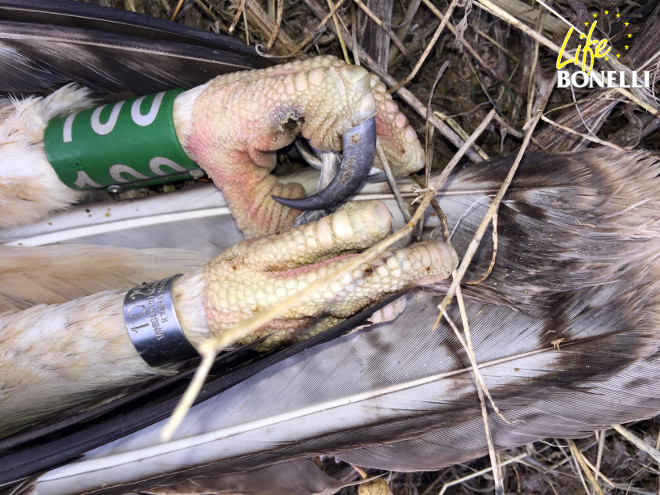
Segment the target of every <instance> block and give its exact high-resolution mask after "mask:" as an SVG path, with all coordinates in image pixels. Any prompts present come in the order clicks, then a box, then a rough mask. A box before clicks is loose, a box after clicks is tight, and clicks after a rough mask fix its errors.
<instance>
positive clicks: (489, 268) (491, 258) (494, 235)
mask: <svg viewBox="0 0 660 495" xmlns="http://www.w3.org/2000/svg"><path fill="white" fill-rule="evenodd" d="M492 239H493V255H492V256H491V257H490V264H489V265H488V269H487V270H486V273H484V274H483V276H482V277H481V278H480V279H479V280H473V281H470V282H464V283H465V284H466V285H479V284H480V283H481V282H483V281H484V280H486V279H487V278H488V276H489V275H490V274H491V272H492V271H493V267H494V266H495V260H497V212H495V215H493V235H492ZM456 293H457V294H458V291H457V292H456Z"/></svg>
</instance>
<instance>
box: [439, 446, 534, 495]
mask: <svg viewBox="0 0 660 495" xmlns="http://www.w3.org/2000/svg"><path fill="white" fill-rule="evenodd" d="M525 457H528V455H527V454H519V455H517V456H516V457H513V458H511V459H507V460H506V461H504V462H502V463H500V466H502V467H504V466H508V465H509V464H513V463H514V462H518V461H521V460H522V459H524V458H525ZM492 470H493V468H492V467H489V468H486V469H482V470H481V471H477V472H476V473H472V474H469V475H467V476H463V477H462V478H459V479H456V480H452V481H450V482H448V483H445V484H444V485H442V490H440V492H439V493H438V495H444V493H445V492H446V491H447V489H448V488H450V487H452V486H454V485H460V484H461V483H463V482H465V481H467V480H471V479H474V478H478V477H479V476H483V475H484V474H486V473H490V472H491V471H492Z"/></svg>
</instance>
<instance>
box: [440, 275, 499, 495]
mask: <svg viewBox="0 0 660 495" xmlns="http://www.w3.org/2000/svg"><path fill="white" fill-rule="evenodd" d="M454 274H455V271H454V273H452V276H454ZM456 300H457V301H458V308H459V311H460V313H461V321H462V323H463V332H464V334H465V342H464V344H466V345H467V348H466V350H467V353H468V357H469V359H470V364H471V365H472V373H473V374H474V377H475V379H476V381H477V395H478V396H479V405H480V406H481V418H482V420H483V423H484V433H485V434H486V441H487V443H488V456H489V457H490V464H491V466H492V467H493V482H494V483H495V493H496V494H497V495H501V494H504V483H503V482H502V468H501V467H500V465H499V463H498V460H497V455H496V454H495V445H494V444H493V436H492V434H491V432H490V424H489V422H488V409H487V408H486V400H485V399H484V394H485V395H487V396H488V400H489V401H490V403H491V405H492V406H493V409H495V412H496V413H497V415H498V416H499V417H500V418H502V419H503V420H504V421H506V419H505V418H504V416H503V415H502V413H501V412H500V410H499V408H498V407H497V405H496V404H495V401H494V400H493V398H492V397H491V395H490V392H489V391H488V388H487V387H486V382H484V379H483V376H482V375H481V372H480V371H479V365H478V364H477V356H476V353H475V352H474V346H473V345H472V334H471V333H470V325H469V323H468V318H467V312H466V311H465V302H464V300H463V294H462V293H461V288H460V287H458V288H457V290H456ZM445 316H446V313H445ZM507 422H508V421H507Z"/></svg>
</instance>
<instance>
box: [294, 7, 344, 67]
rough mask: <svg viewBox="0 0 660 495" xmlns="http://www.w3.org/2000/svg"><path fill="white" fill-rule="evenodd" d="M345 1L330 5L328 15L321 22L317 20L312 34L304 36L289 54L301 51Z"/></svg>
mask: <svg viewBox="0 0 660 495" xmlns="http://www.w3.org/2000/svg"><path fill="white" fill-rule="evenodd" d="M345 1H346V0H339V1H338V2H337V3H336V4H335V5H334V7H332V8H331V9H330V12H328V15H326V16H325V17H324V18H323V19H322V20H321V22H319V24H318V26H316V29H314V31H312V34H310V35H309V36H307V38H305V39H304V40H303V41H302V42H301V43H300V44H299V45H298V46H297V47H296V49H295V50H294V51H293V52H291V55H296V54H298V53H299V52H301V51H302V50H303V49H304V48H305V47H306V46H307V44H308V43H309V42H311V41H312V40H313V39H314V38H316V36H317V34H318V33H319V32H320V30H321V29H322V28H324V27H325V25H326V24H327V22H328V21H329V20H330V19H331V18H333V17H334V15H335V13H336V12H337V10H338V9H339V7H341V6H342V5H343V4H344V2H345Z"/></svg>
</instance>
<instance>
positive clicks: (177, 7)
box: [170, 0, 184, 22]
mask: <svg viewBox="0 0 660 495" xmlns="http://www.w3.org/2000/svg"><path fill="white" fill-rule="evenodd" d="M183 1H184V0H179V3H177V4H176V7H175V8H174V12H172V17H170V21H172V22H174V19H176V16H177V15H179V11H180V10H181V6H182V5H183Z"/></svg>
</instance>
